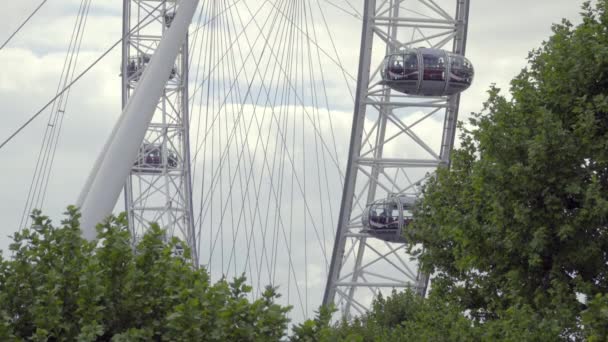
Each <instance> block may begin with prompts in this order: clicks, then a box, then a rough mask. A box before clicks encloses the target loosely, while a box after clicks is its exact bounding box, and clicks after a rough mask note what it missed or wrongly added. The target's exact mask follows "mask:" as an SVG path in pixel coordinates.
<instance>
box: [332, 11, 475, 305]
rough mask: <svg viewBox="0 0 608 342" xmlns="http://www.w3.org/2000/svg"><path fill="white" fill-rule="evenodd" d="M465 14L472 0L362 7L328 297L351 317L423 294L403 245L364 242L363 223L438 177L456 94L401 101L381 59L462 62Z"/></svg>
mask: <svg viewBox="0 0 608 342" xmlns="http://www.w3.org/2000/svg"><path fill="white" fill-rule="evenodd" d="M468 12H469V0H443V1H439V0H436V1H433V0H418V1H413V0H412V1H404V0H368V1H365V8H364V22H363V33H362V39H361V55H360V65H359V75H358V84H357V93H356V100H355V113H354V121H353V126H352V133H351V134H352V136H351V143H350V152H349V160H348V165H347V170H346V176H345V186H344V192H343V197H342V204H341V210H340V217H339V221H338V229H337V233H336V240H335V245H334V250H333V255H332V261H331V265H330V272H329V277H328V280H327V286H326V289H325V295H324V299H323V303H324V304H325V305H329V304H331V303H334V304H336V306H337V308H338V309H339V310H340V311H341V312H342V314H343V316H345V317H350V315H352V314H362V313H364V312H365V311H367V309H368V308H369V304H370V302H371V300H372V299H373V298H374V296H376V295H377V294H378V293H381V292H383V293H386V292H387V290H389V291H390V290H391V289H403V288H412V289H415V291H418V292H419V293H420V294H421V295H424V293H425V292H426V287H427V284H428V277H427V276H425V275H424V274H421V273H420V272H419V267H418V266H419V265H418V263H417V262H416V261H415V260H412V258H411V256H409V255H408V254H407V249H406V244H405V243H403V242H387V241H384V240H380V239H377V238H374V237H372V236H371V235H369V234H366V233H365V231H364V229H363V228H364V227H363V225H362V223H361V220H362V216H363V212H364V210H365V208H366V207H368V205H370V204H371V203H373V202H375V201H378V200H382V199H386V198H387V197H390V196H409V197H415V196H419V195H420V194H419V192H420V185H421V184H423V183H424V181H425V180H426V179H427V178H428V177H429V176H430V175H431V174H432V173H433V172H434V170H435V169H436V168H437V167H442V166H447V165H448V163H449V158H450V151H451V150H452V147H453V144H454V136H455V130H456V121H457V114H458V106H459V95H455V96H451V97H423V96H409V95H405V94H403V93H399V92H396V91H394V90H392V89H390V88H389V87H388V86H386V85H384V84H383V83H382V82H381V75H380V72H381V70H383V65H382V61H383V59H384V57H385V55H388V54H391V53H395V52H397V51H400V50H401V49H403V48H416V47H428V48H439V49H451V51H452V52H453V53H456V54H461V55H464V52H465V46H466V36H467V24H468ZM450 13H455V16H453V15H451V14H450Z"/></svg>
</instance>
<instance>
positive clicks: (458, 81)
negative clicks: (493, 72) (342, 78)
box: [382, 48, 474, 96]
mask: <svg viewBox="0 0 608 342" xmlns="http://www.w3.org/2000/svg"><path fill="white" fill-rule="evenodd" d="M473 75H474V72H473V65H472V64H471V62H469V60H467V59H466V58H465V57H463V56H460V55H456V54H452V53H449V52H447V51H444V50H440V49H429V48H418V49H410V50H404V51H401V52H399V53H395V54H391V55H388V56H386V58H385V59H384V65H383V70H382V80H383V83H384V84H386V85H388V86H389V87H390V88H392V89H394V90H396V91H399V92H402V93H406V94H410V95H422V96H449V95H453V94H456V93H459V92H461V91H463V90H465V89H467V88H468V87H469V86H470V85H471V83H472V81H473Z"/></svg>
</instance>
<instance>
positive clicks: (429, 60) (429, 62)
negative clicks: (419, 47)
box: [422, 54, 445, 81]
mask: <svg viewBox="0 0 608 342" xmlns="http://www.w3.org/2000/svg"><path fill="white" fill-rule="evenodd" d="M422 60H423V61H424V78H423V79H424V80H425V81H445V59H444V56H438V55H432V54H423V55H422Z"/></svg>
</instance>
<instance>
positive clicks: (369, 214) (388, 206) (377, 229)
mask: <svg viewBox="0 0 608 342" xmlns="http://www.w3.org/2000/svg"><path fill="white" fill-rule="evenodd" d="M415 203H416V198H415V197H413V196H405V195H400V196H390V197H388V198H387V199H383V200H380V201H376V202H374V203H372V204H370V205H368V206H367V207H366V208H365V211H364V212H363V216H362V223H363V227H364V228H363V232H364V233H367V234H370V235H372V236H373V237H375V238H378V239H381V240H384V241H388V242H405V238H404V237H403V235H402V232H403V229H404V228H405V227H407V226H408V225H409V224H410V223H411V222H412V220H413V216H412V210H413V208H414V204H415Z"/></svg>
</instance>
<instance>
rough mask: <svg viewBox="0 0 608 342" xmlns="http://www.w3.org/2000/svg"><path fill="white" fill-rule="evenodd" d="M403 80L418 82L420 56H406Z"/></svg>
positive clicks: (412, 54) (414, 54) (413, 54)
mask: <svg viewBox="0 0 608 342" xmlns="http://www.w3.org/2000/svg"><path fill="white" fill-rule="evenodd" d="M404 59H405V64H404V71H403V78H404V79H406V80H418V55H417V54H416V53H415V52H413V53H409V54H406V55H405V58H404Z"/></svg>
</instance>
